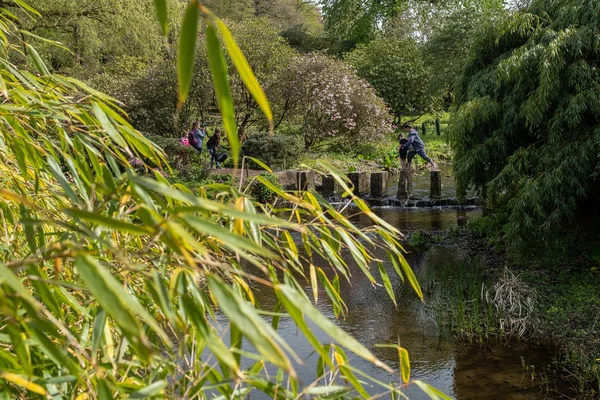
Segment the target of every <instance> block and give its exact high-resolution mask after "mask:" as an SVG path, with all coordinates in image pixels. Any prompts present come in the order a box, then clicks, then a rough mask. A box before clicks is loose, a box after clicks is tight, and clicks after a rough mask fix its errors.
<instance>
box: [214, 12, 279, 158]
mask: <svg viewBox="0 0 600 400" xmlns="http://www.w3.org/2000/svg"><path fill="white" fill-rule="evenodd" d="M215 24H216V25H217V28H218V29H219V31H220V32H221V36H222V37H223V42H224V44H225V48H226V49H227V52H228V53H229V56H230V57H231V61H233V64H234V65H235V68H236V69H237V71H238V73H239V74H240V78H242V81H243V82H244V83H245V84H246V87H247V88H248V91H249V92H250V93H251V94H252V97H254V100H256V103H257V104H258V105H259V106H260V108H261V109H262V111H263V113H264V114H265V116H266V117H267V120H268V121H269V127H270V131H271V133H273V113H272V112H271V106H269V101H268V100H267V96H266V95H265V93H264V91H263V90H262V87H261V86H260V83H259V82H258V79H256V76H255V75H254V72H252V68H250V65H249V64H248V61H247V60H246V57H244V54H243V53H242V51H241V50H240V48H239V46H238V45H237V43H236V42H235V40H234V39H233V36H232V35H231V32H230V31H229V29H228V28H227V25H225V24H224V23H223V21H221V20H220V19H218V18H215ZM259 165H260V164H259Z"/></svg>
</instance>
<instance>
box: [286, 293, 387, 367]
mask: <svg viewBox="0 0 600 400" xmlns="http://www.w3.org/2000/svg"><path fill="white" fill-rule="evenodd" d="M275 292H276V293H277V294H278V297H279V296H282V297H284V298H286V299H287V300H288V301H289V302H290V303H292V304H294V305H295V306H297V307H298V308H299V309H300V310H301V311H302V312H303V313H304V315H305V316H306V317H307V318H309V319H310V320H311V321H313V322H314V323H315V324H316V325H317V326H318V327H319V328H321V329H322V330H323V331H325V333H327V334H328V335H329V336H330V337H331V338H333V339H334V340H335V341H336V342H338V343H339V344H340V345H341V346H343V347H345V348H346V349H348V350H350V351H351V352H353V353H354V354H356V355H357V356H359V357H362V358H364V359H365V360H367V361H369V362H372V363H373V364H375V365H377V366H378V367H381V368H383V369H385V370H386V371H388V372H393V371H392V369H391V368H390V367H388V366H387V365H385V364H384V363H383V362H381V361H380V360H379V359H378V358H377V357H375V355H373V353H371V351H370V350H369V349H367V348H366V347H365V346H363V345H362V344H360V343H359V342H358V341H357V340H356V339H354V338H353V337H352V336H350V335H349V334H348V333H346V332H345V331H344V330H343V329H341V328H340V327H339V326H337V325H336V324H334V323H333V322H331V321H330V320H329V319H327V317H325V316H324V315H323V314H321V313H320V312H319V311H318V310H317V309H316V308H314V307H313V306H312V305H311V304H310V302H309V301H308V300H307V299H306V297H304V296H302V295H300V294H299V293H298V292H296V291H295V290H294V289H292V288H291V287H290V286H287V285H277V286H275ZM280 298H281V297H280Z"/></svg>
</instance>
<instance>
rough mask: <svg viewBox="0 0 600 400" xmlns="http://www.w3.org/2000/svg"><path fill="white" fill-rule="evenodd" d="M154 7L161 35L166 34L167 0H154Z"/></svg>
mask: <svg viewBox="0 0 600 400" xmlns="http://www.w3.org/2000/svg"><path fill="white" fill-rule="evenodd" d="M154 9H155V10H156V15H157V16H158V22H160V28H161V30H162V33H163V36H167V34H168V33H169V14H168V10H167V0H154Z"/></svg>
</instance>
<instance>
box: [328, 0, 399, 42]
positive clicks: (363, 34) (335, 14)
mask: <svg viewBox="0 0 600 400" xmlns="http://www.w3.org/2000/svg"><path fill="white" fill-rule="evenodd" d="M401 3H403V1H398V0H367V1H362V0H323V1H322V2H321V4H322V5H323V14H324V16H325V29H326V31H327V33H328V34H329V36H331V37H333V38H336V39H338V40H340V41H342V42H345V43H346V49H347V50H352V48H354V46H356V45H358V44H361V43H368V42H369V41H371V40H373V39H374V38H375V37H376V34H377V32H378V31H380V30H381V27H382V26H384V25H385V23H386V22H387V21H389V20H390V19H391V18H392V17H393V16H394V15H396V13H397V12H398V10H399V6H400V4H401Z"/></svg>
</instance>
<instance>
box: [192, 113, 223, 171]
mask: <svg viewBox="0 0 600 400" xmlns="http://www.w3.org/2000/svg"><path fill="white" fill-rule="evenodd" d="M207 136H208V133H207V132H206V125H204V124H202V126H201V125H200V124H199V123H198V122H194V123H193V124H192V130H191V131H190V132H189V133H188V142H189V144H190V146H192V147H193V148H194V149H196V150H197V151H198V154H202V147H203V146H204V139H205V138H206V137H207ZM220 148H221V130H220V129H219V128H216V129H215V133H214V134H213V135H212V136H210V137H209V138H208V142H206V149H207V150H208V154H210V167H211V168H213V166H215V165H216V168H217V169H221V166H220V165H219V160H220V155H219V152H218V150H219V149H220Z"/></svg>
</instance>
